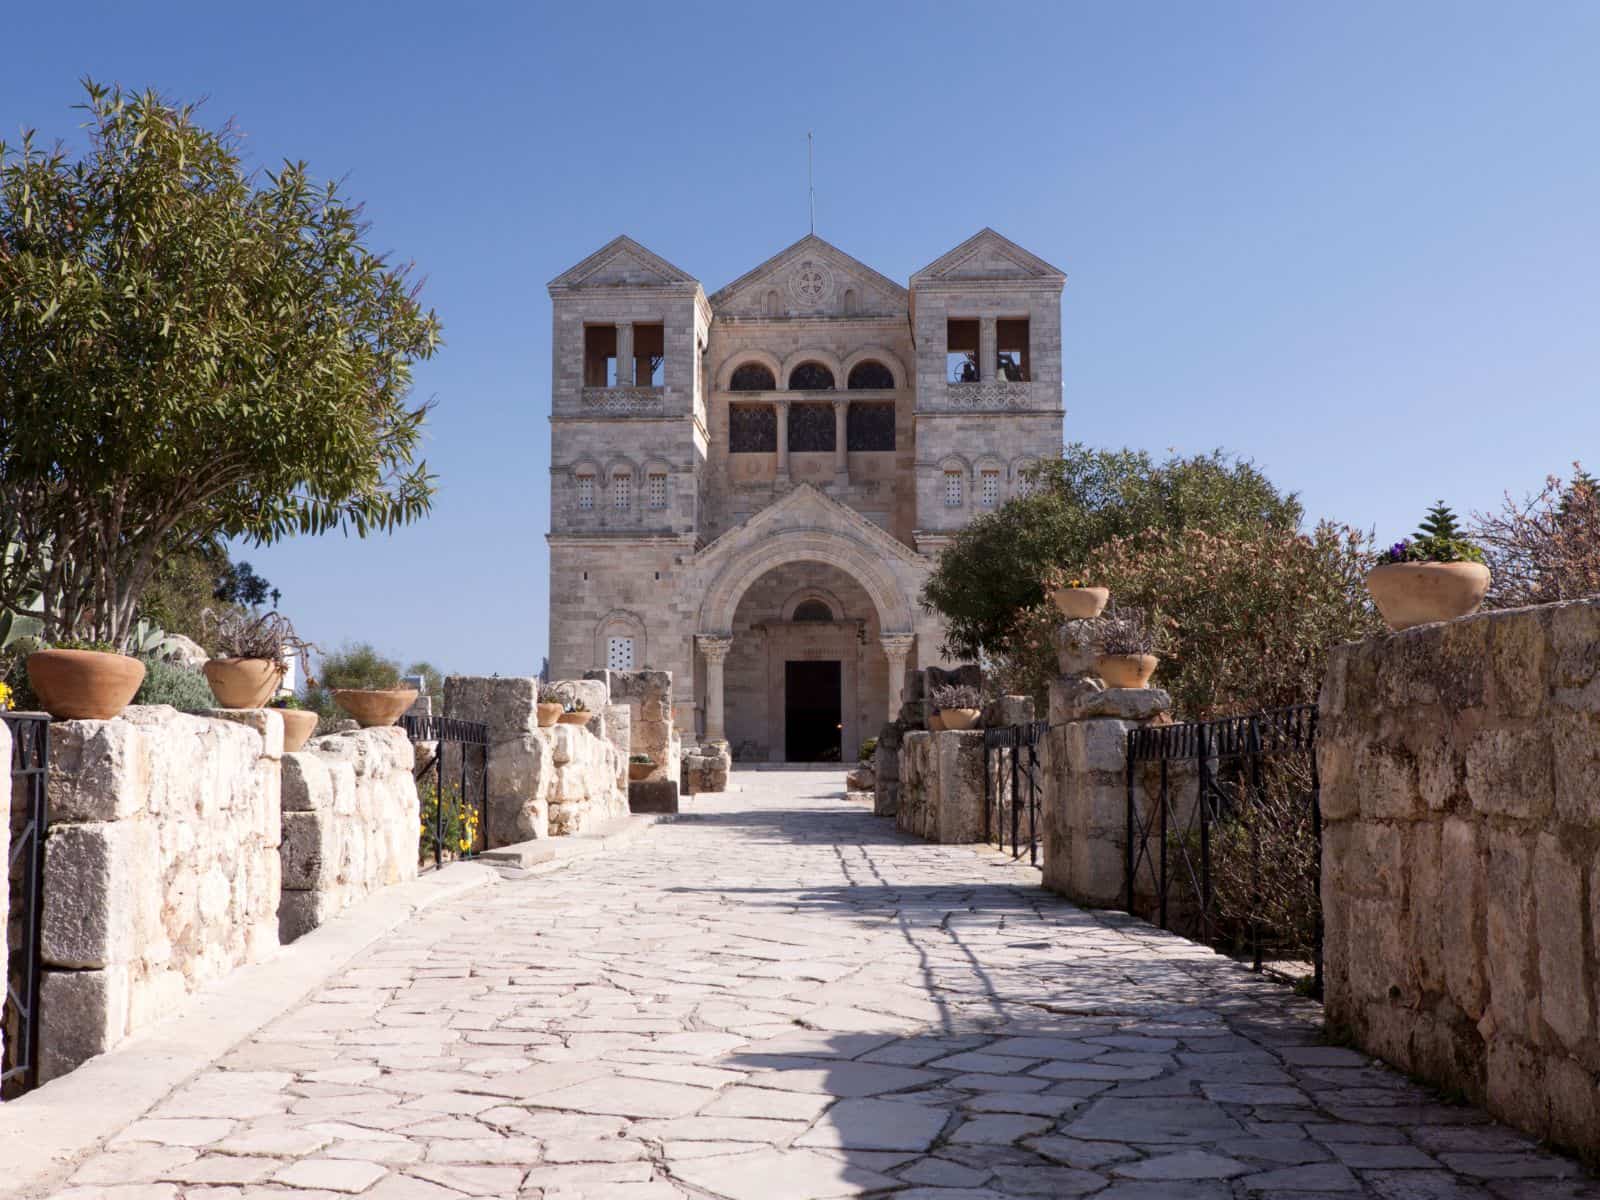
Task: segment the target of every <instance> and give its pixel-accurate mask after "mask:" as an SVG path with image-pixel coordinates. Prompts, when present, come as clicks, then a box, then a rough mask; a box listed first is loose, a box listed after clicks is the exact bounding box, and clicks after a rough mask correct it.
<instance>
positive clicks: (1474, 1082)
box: [1317, 600, 1600, 1160]
mask: <svg viewBox="0 0 1600 1200" xmlns="http://www.w3.org/2000/svg"><path fill="white" fill-rule="evenodd" d="M1597 648H1600V600H1583V601H1575V602H1572V603H1568V604H1558V605H1546V606H1542V607H1538V608H1525V609H1514V610H1510V611H1504V612H1492V613H1484V614H1481V615H1479V616H1475V617H1468V618H1464V619H1462V620H1458V621H1449V622H1445V623H1442V624H1433V625H1422V626H1418V627H1416V628H1414V629H1408V630H1405V631H1404V632H1401V633H1395V634H1386V635H1381V636H1378V637H1373V638H1368V639H1367V640H1366V641H1363V642H1358V643H1353V644H1349V645H1344V646H1340V647H1338V648H1336V649H1335V650H1334V652H1333V655H1332V657H1331V659H1330V663H1329V669H1328V674H1327V677H1326V679H1325V681H1324V683H1323V688H1322V699H1321V705H1320V728H1319V731H1318V754H1317V761H1318V765H1319V768H1320V770H1321V781H1322V819H1323V833H1322V839H1323V840H1322V872H1323V873H1322V905H1323V919H1324V923H1325V927H1326V946H1325V957H1326V975H1327V981H1326V1003H1327V1013H1328V1021H1329V1024H1330V1025H1331V1026H1333V1027H1334V1028H1336V1029H1340V1030H1344V1031H1347V1032H1349V1033H1350V1034H1351V1035H1352V1036H1353V1037H1354V1038H1355V1040H1356V1041H1357V1042H1358V1043H1359V1044H1360V1045H1361V1046H1362V1047H1363V1048H1364V1049H1366V1050H1368V1051H1370V1052H1371V1053H1373V1054H1377V1055H1379V1056H1380V1057H1382V1058H1384V1059H1387V1060H1388V1061H1389V1062H1392V1063H1394V1064H1395V1065H1396V1066H1398V1067H1400V1068H1401V1069H1402V1070H1404V1071H1406V1072H1408V1073H1410V1074H1413V1075H1417V1076H1420V1077H1422V1078H1424V1079H1427V1080H1429V1081H1431V1082H1433V1083H1436V1084H1439V1085H1441V1086H1443V1087H1445V1088H1448V1089H1449V1090H1451V1091H1459V1092H1461V1093H1463V1094H1465V1095H1466V1096H1467V1097H1468V1098H1470V1099H1471V1100H1472V1101H1473V1102H1474V1103H1479V1104H1483V1105H1485V1106H1486V1107H1487V1108H1488V1109H1489V1110H1490V1111H1491V1112H1493V1113H1494V1114H1495V1115H1496V1116H1498V1117H1500V1118H1502V1119H1503V1120H1506V1121H1509V1122H1510V1123H1512V1124H1514V1125H1517V1126H1520V1127H1521V1128H1522V1129H1525V1130H1527V1131H1528V1132H1529V1133H1532V1134H1534V1135H1535V1136H1538V1137H1544V1138H1549V1139H1550V1140H1551V1141H1553V1142H1555V1143H1557V1144H1559V1145H1563V1146H1566V1147H1569V1148H1571V1149H1574V1150H1577V1151H1579V1152H1580V1153H1583V1154H1585V1155H1587V1156H1588V1157H1589V1158H1591V1159H1592V1160H1600V1121H1597V1120H1596V1116H1595V1114H1596V1113H1600V1024H1597V1022H1600V649H1597Z"/></svg>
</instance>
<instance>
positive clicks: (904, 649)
mask: <svg viewBox="0 0 1600 1200" xmlns="http://www.w3.org/2000/svg"><path fill="white" fill-rule="evenodd" d="M915 638H916V635H915V634H911V633H886V634H884V635H883V636H882V637H881V638H879V639H878V640H879V641H880V642H882V643H883V652H884V653H885V654H887V655H888V656H889V720H891V721H893V720H894V719H895V718H897V717H898V716H899V715H900V704H901V697H902V695H903V694H904V692H905V686H906V658H907V656H908V655H909V654H910V653H911V644H912V642H913V641H914V640H915Z"/></svg>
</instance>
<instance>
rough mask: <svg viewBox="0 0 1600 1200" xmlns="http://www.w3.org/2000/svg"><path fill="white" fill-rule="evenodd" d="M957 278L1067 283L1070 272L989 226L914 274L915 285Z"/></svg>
mask: <svg viewBox="0 0 1600 1200" xmlns="http://www.w3.org/2000/svg"><path fill="white" fill-rule="evenodd" d="M956 279H1038V280H1048V281H1053V282H1055V283H1065V282H1066V281H1067V273H1066V272H1065V271H1063V270H1062V269H1061V268H1060V267H1053V266H1051V265H1050V264H1049V263H1047V262H1045V260H1044V259H1042V258H1040V257H1039V256H1038V255H1037V254H1034V253H1033V252H1032V251H1031V250H1024V249H1023V248H1022V247H1021V246H1019V245H1017V244H1016V243H1015V242H1013V241H1012V240H1011V239H1010V238H1007V237H1002V236H1001V235H1000V234H998V233H996V232H995V231H994V230H992V229H990V228H989V227H988V226H987V225H986V226H984V227H983V228H982V229H980V230H978V232H977V233H975V234H973V235H972V236H971V237H969V238H968V239H967V240H966V241H964V242H962V243H961V244H960V245H959V246H957V247H956V248H955V249H954V250H951V251H950V252H949V253H948V254H944V255H941V256H940V257H939V258H936V259H934V260H933V261H932V262H931V263H929V264H928V265H927V266H925V267H923V268H922V270H920V271H918V272H916V273H915V274H914V275H912V276H911V286H912V287H915V286H916V285H917V284H919V283H937V282H945V281H948V280H956Z"/></svg>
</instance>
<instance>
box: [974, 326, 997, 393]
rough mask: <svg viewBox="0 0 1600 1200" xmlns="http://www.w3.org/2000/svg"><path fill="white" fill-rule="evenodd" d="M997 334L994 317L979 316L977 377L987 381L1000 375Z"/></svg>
mask: <svg viewBox="0 0 1600 1200" xmlns="http://www.w3.org/2000/svg"><path fill="white" fill-rule="evenodd" d="M999 344H1000V340H999V334H998V333H997V326H996V325H995V318H993V317H981V318H979V320H978V378H979V379H981V380H983V381H984V382H985V383H988V382H989V381H990V380H991V379H996V378H998V377H999V375H1000V368H999V359H1000V350H999Z"/></svg>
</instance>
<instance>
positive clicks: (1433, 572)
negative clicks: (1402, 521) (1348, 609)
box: [1367, 500, 1489, 630]
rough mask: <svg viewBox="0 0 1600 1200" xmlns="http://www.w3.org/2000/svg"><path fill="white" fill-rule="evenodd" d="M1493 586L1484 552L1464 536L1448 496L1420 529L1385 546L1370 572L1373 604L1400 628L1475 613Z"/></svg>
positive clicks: (1368, 589) (1386, 619) (1392, 624)
mask: <svg viewBox="0 0 1600 1200" xmlns="http://www.w3.org/2000/svg"><path fill="white" fill-rule="evenodd" d="M1488 590H1489V568H1488V567H1486V566H1484V564H1483V551H1482V550H1481V549H1479V548H1478V547H1477V546H1475V545H1474V544H1473V543H1471V542H1469V541H1468V540H1467V539H1466V538H1465V537H1464V536H1462V532H1461V530H1460V529H1459V528H1458V527H1457V525H1456V515H1455V513H1453V512H1451V511H1450V509H1449V508H1448V507H1447V506H1446V505H1445V502H1444V501H1443V500H1440V501H1439V502H1438V503H1437V504H1435V505H1434V506H1433V507H1432V508H1431V509H1429V510H1428V515H1427V517H1426V518H1425V519H1424V520H1423V522H1422V527H1421V528H1420V529H1418V530H1417V532H1416V533H1414V534H1412V535H1411V536H1410V537H1408V538H1402V539H1401V540H1400V541H1398V542H1396V543H1395V544H1394V545H1392V546H1390V547H1389V548H1388V549H1387V550H1384V551H1381V552H1380V553H1379V554H1378V556H1377V561H1376V562H1375V563H1374V565H1373V568H1372V570H1371V571H1370V572H1368V574H1367V591H1369V592H1371V593H1372V600H1373V603H1374V604H1376V605H1377V606H1378V612H1379V613H1381V614H1382V615H1383V619H1384V621H1386V622H1387V623H1388V625H1389V628H1390V629H1396V630H1398V629H1410V628H1411V627H1412V626H1413V625H1426V624H1427V623H1428V622H1430V621H1453V620H1455V618H1457V617H1465V616H1469V615H1470V614H1472V613H1475V612H1477V611H1478V606H1479V605H1480V604H1482V603H1483V597H1484V594H1485V593H1486V592H1488Z"/></svg>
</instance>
